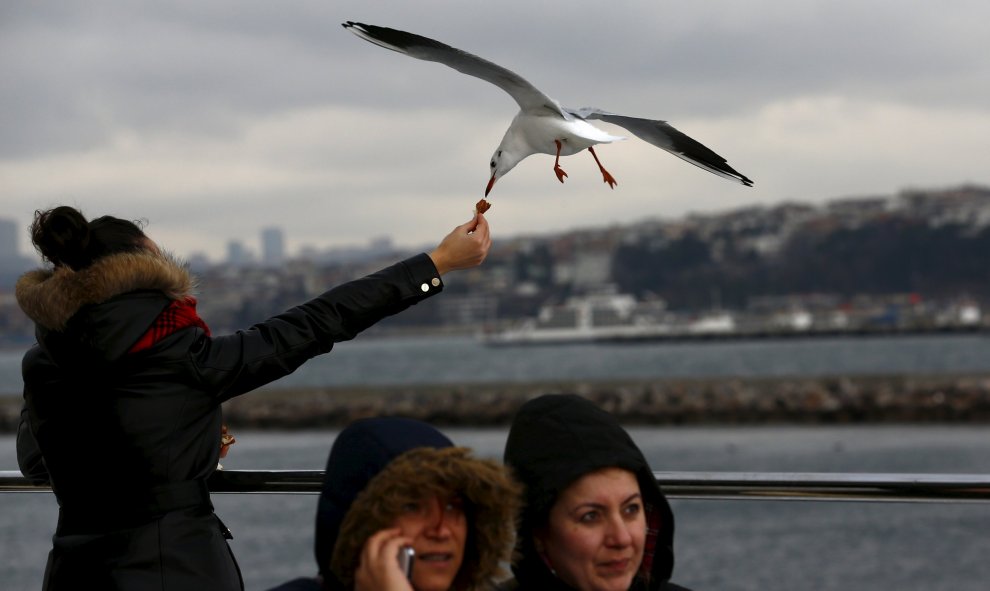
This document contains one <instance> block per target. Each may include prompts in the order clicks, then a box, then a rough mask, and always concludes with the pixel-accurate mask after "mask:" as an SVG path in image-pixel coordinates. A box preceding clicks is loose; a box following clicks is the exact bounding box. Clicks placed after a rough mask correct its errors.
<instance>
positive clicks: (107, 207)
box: [0, 0, 990, 258]
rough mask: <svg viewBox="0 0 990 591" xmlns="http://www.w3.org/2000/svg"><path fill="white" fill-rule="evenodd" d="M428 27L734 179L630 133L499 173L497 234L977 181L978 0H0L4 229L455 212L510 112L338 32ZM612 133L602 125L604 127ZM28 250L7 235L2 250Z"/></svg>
mask: <svg viewBox="0 0 990 591" xmlns="http://www.w3.org/2000/svg"><path fill="white" fill-rule="evenodd" d="M345 20H355V21H361V22H366V23H370V24H376V25H383V26H390V27H394V28H398V29H403V30H407V31H411V32H414V33H418V34H421V35H425V36H427V37H432V38H434V39H437V40H440V41H443V42H445V43H447V44H450V45H453V46H455V47H458V48H461V49H464V50H466V51H469V52H471V53H474V54H476V55H479V56H481V57H484V58H486V59H489V60H491V61H494V62H496V63H498V64H500V65H503V66H505V67H507V68H509V69H512V70H514V71H515V72H517V73H519V74H520V75H522V76H524V77H525V78H526V79H528V80H529V81H530V82H532V83H533V84H534V85H536V86H537V87H538V88H540V89H541V90H543V91H544V92H545V93H546V94H548V95H550V96H551V97H554V98H556V99H557V100H559V101H560V102H561V103H562V104H564V105H565V106H569V107H582V106H596V107H601V108H604V109H608V110H610V111H613V112H617V113H622V114H627V115H635V116H640V117H649V118H657V119H664V120H667V121H668V122H670V123H671V124H672V125H674V126H675V127H677V128H678V129H680V130H681V131H683V132H685V133H687V134H688V135H690V136H692V137H694V138H695V139H697V140H699V141H701V142H702V143H704V144H706V145H707V146H708V147H710V148H712V149H714V150H715V151H716V152H718V153H719V154H721V155H722V156H724V157H725V158H727V159H728V161H729V164H730V165H732V166H733V167H735V168H736V169H737V170H739V171H740V172H742V173H743V174H745V175H747V176H749V177H750V178H752V179H753V180H754V181H755V187H753V188H746V187H743V186H741V185H737V184H733V183H731V182H729V181H726V180H724V179H721V178H719V177H716V176H715V175H712V174H710V173H708V172H705V171H703V170H701V169H699V168H696V167H694V166H691V165H689V164H687V163H685V162H683V161H681V160H680V159H678V158H675V157H673V156H671V155H669V154H667V153H665V152H663V151H662V150H659V149H657V148H655V147H653V146H650V145H648V144H645V143H643V142H642V141H640V140H638V139H635V138H631V139H630V140H628V141H625V142H621V143H618V144H612V145H609V146H603V147H602V148H600V149H599V150H598V153H599V156H600V157H601V159H602V161H603V163H604V165H605V167H606V168H608V169H609V171H610V172H611V173H612V174H613V175H614V176H615V177H616V179H617V180H618V183H619V184H618V186H617V187H616V188H615V190H610V189H609V188H608V187H607V185H605V184H603V183H602V179H601V176H600V174H599V173H598V171H597V168H596V166H595V164H594V160H593V159H592V158H591V156H590V155H588V154H586V153H580V154H577V155H574V156H570V157H567V158H564V159H563V160H562V161H561V165H562V166H563V168H564V169H566V170H567V172H568V174H569V175H570V176H569V178H568V179H567V181H566V183H565V184H563V185H561V184H559V183H558V182H557V180H556V178H555V177H554V175H553V172H552V165H553V160H552V158H551V157H550V156H545V155H537V156H533V157H530V158H529V159H527V160H525V161H524V162H523V163H522V164H520V165H519V166H518V167H516V169H514V170H513V171H512V172H511V173H510V174H509V175H507V176H506V177H505V178H503V179H502V180H500V181H499V183H498V184H497V185H496V187H495V190H494V191H493V193H492V195H491V199H490V200H491V202H492V204H493V206H494V208H493V209H492V210H491V212H490V213H489V216H488V217H489V220H490V223H491V224H492V229H493V233H494V235H495V239H496V241H497V240H498V237H499V236H504V237H508V236H515V235H520V234H529V233H542V232H545V231H557V230H562V229H566V228H574V227H586V226H597V225H602V224H608V223H613V222H614V223H625V222H630V221H634V220H638V219H641V218H643V217H663V218H676V217H680V216H682V215H684V214H686V213H688V212H692V211H693V212H712V211H721V210H728V209H731V208H736V207H741V206H745V205H752V204H773V203H779V202H782V201H786V200H801V201H807V202H812V203H821V202H823V201H826V200H829V199H833V198H838V197H849V196H863V195H889V194H893V193H896V192H897V191H899V190H901V189H904V188H909V187H914V188H939V187H945V186H953V185H958V184H961V183H964V182H971V183H980V184H990V158H988V156H990V50H988V49H987V43H986V39H987V38H988V37H990V3H988V2H986V0H945V1H942V2H931V1H923V2H922V1H914V0H856V1H853V0H747V1H746V2H740V1H738V0H705V1H704V2H674V1H670V0H661V1H650V2H646V1H641V0H636V1H632V0H613V1H611V2H587V3H586V2H578V1H575V0H570V1H568V2H559V3H558V2H533V1H532V0H525V1H516V0H500V1H498V2H491V1H489V2H468V1H461V2H436V1H428V0H418V1H416V2H401V3H399V2H368V1H367V0H364V1H357V0H320V1H308V0H307V1H303V0H280V1H278V2H271V1H268V2H257V1H249V0H230V1H209V0H196V1H174V0H173V1H169V2H159V1H136V0H106V1H104V0H86V1H85V2H74V1H62V2H46V3H41V2H27V1H23V2H22V1H17V0H14V1H12V2H11V1H8V2H3V3H2V4H0V106H2V108H0V195H2V203H3V207H2V210H0V216H3V217H8V218H14V219H16V221H17V222H18V223H19V224H20V225H22V226H24V227H26V226H27V225H28V223H29V222H30V219H31V214H32V212H33V211H34V210H36V209H39V208H47V207H50V206H53V205H57V204H63V203H65V204H71V205H76V206H78V207H80V208H82V209H83V211H84V213H86V214H87V215H89V216H97V215H102V214H105V213H111V214H114V215H118V216H121V217H126V218H129V219H137V218H141V219H146V220H147V221H148V225H147V228H146V230H147V232H148V233H149V234H150V235H151V236H152V238H154V239H156V240H157V241H158V242H159V243H161V244H163V245H164V246H165V247H167V248H169V249H171V250H173V251H174V252H176V253H177V254H179V255H181V256H188V255H190V254H191V253H193V252H194V251H203V252H206V253H208V254H209V255H210V256H212V257H213V258H220V257H222V256H223V254H224V251H225V245H226V243H227V241H228V240H231V239H238V240H242V241H244V242H245V243H246V244H248V245H249V246H251V247H252V248H254V249H257V244H258V234H259V231H260V230H261V228H263V227H265V226H269V225H276V226H280V227H282V228H283V229H284V230H285V231H286V234H287V238H288V246H289V248H290V251H294V250H296V249H297V248H298V247H299V246H300V245H301V244H310V245H313V246H318V247H328V246H335V245H337V246H340V245H361V244H366V243H367V242H368V241H369V240H370V239H372V238H374V237H377V236H390V237H391V238H392V239H393V240H394V241H395V242H396V243H397V244H400V245H420V244H431V243H435V242H436V241H438V240H439V239H440V238H441V237H442V236H443V235H444V234H446V233H447V232H448V231H449V230H450V229H451V228H453V227H454V226H455V225H457V224H459V223H461V222H464V221H466V220H467V219H468V218H469V217H470V215H471V211H472V210H473V206H474V203H475V202H476V201H477V200H478V199H479V198H480V197H481V196H482V193H483V191H484V187H485V184H486V182H487V180H488V160H489V157H490V156H491V153H492V151H493V150H494V148H495V146H496V145H497V144H498V142H499V140H501V138H502V134H503V133H504V131H505V128H506V127H507V126H508V124H509V122H510V120H511V119H512V117H513V115H514V114H515V113H516V110H517V107H516V104H515V103H514V102H513V101H512V99H511V98H509V96H508V95H506V94H505V93H503V92H502V91H501V90H499V89H498V88H496V87H494V86H492V85H490V84H488V83H486V82H483V81H481V80H478V79H475V78H471V77H468V76H464V75H462V74H459V73H457V72H455V71H453V70H451V69H449V68H446V67H444V66H441V65H439V64H435V63H429V62H423V61H419V60H414V59H411V58H408V57H406V56H403V55H400V54H398V53H395V52H391V51H387V50H384V49H382V48H379V47H376V46H374V45H372V44H370V43H367V42H366V41H363V40H361V39H359V38H357V37H356V36H354V35H352V34H350V33H348V32H347V31H345V30H344V29H343V28H342V27H341V26H340V23H341V22H342V21H345ZM603 127H605V128H606V129H608V130H609V131H612V132H614V133H620V134H622V132H621V130H619V129H618V128H609V127H608V126H607V125H603ZM28 249H29V246H28V243H27V238H26V236H25V238H24V240H23V251H24V253H27V252H28Z"/></svg>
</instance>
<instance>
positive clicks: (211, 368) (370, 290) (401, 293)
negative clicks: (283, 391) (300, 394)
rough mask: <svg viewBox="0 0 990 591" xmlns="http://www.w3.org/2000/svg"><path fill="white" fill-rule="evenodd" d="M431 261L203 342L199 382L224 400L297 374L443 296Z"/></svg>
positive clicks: (419, 260)
mask: <svg viewBox="0 0 990 591" xmlns="http://www.w3.org/2000/svg"><path fill="white" fill-rule="evenodd" d="M442 289H443V282H442V281H441V280H440V275H439V273H438V272H437V269H436V267H435V266H434V265H433V261H432V260H431V259H430V257H429V256H427V255H426V254H420V255H417V256H414V257H411V258H409V259H406V260H404V261H401V262H399V263H396V264H395V265H392V266H390V267H386V268H385V269H382V270H380V271H378V272H376V273H373V274H371V275H368V276H366V277H362V278H361V279H356V280H354V281H349V282H347V283H344V284H342V285H339V286H337V287H334V288H333V289H331V290H329V291H327V292H324V293H323V294H321V295H319V296H317V297H316V298H313V299H312V300H310V301H308V302H306V303H304V304H302V305H300V306H296V307H294V308H291V309H289V310H286V311H285V312H283V313H281V314H279V315H277V316H274V317H272V318H269V319H268V320H266V321H264V322H261V323H259V324H256V325H254V326H252V327H251V328H249V329H247V330H242V331H238V332H236V333H234V334H232V335H225V336H221V337H215V338H203V339H202V340H201V342H200V344H199V347H198V348H195V349H194V351H193V358H194V362H195V364H196V366H197V371H198V373H199V375H200V378H201V379H202V380H203V381H204V382H205V383H207V384H209V385H210V387H211V389H213V390H214V391H216V392H217V393H218V395H219V398H220V399H221V400H226V399H229V398H232V397H234V396H237V395H239V394H243V393H245V392H248V391H250V390H253V389H255V388H258V387H260V386H262V385H264V384H267V383H269V382H272V381H274V380H276V379H278V378H281V377H283V376H286V375H288V374H290V373H292V372H293V371H295V370H296V369H297V368H298V367H299V366H300V365H302V364H303V363H304V362H305V361H307V360H309V359H312V358H313V357H315V356H317V355H320V354H323V353H327V352H329V351H330V350H331V349H332V348H333V346H334V344H335V343H339V342H342V341H347V340H350V339H353V338H354V337H355V336H357V335H358V333H360V332H361V331H363V330H365V329H367V328H368V327H370V326H372V325H373V324H375V323H376V322H378V321H379V320H382V319H383V318H386V317H387V316H391V315H393V314H397V313H399V312H401V311H402V310H405V309H406V308H408V307H409V306H412V305H414V304H417V303H419V302H420V301H422V300H424V299H426V298H428V297H430V296H432V295H434V294H436V293H439V292H440V291H442Z"/></svg>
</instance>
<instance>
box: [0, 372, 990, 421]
mask: <svg viewBox="0 0 990 591" xmlns="http://www.w3.org/2000/svg"><path fill="white" fill-rule="evenodd" d="M551 392H569V393H575V394H580V395H582V396H585V397H587V398H590V399H592V400H594V401H595V402H596V403H598V404H599V405H601V406H602V407H604V408H606V409H607V410H609V411H610V412H612V413H614V414H616V415H617V416H618V417H619V419H620V420H621V421H622V422H624V423H627V424H631V425H762V424H847V423H848V424H861V423H864V424H868V423H990V374H979V375H873V376H824V377H759V378H724V379H723V378H696V379H687V378H686V379H654V380H612V381H587V380H579V381H566V380H558V381H552V382H527V383H509V382H503V383H495V384H491V383H485V384H438V385H414V386H364V387H333V388H292V389H286V388H276V387H268V388H264V389H261V390H259V391H257V392H253V393H250V394H246V395H244V396H240V397H238V398H236V399H234V400H231V401H228V402H226V403H225V404H224V420H225V421H226V422H227V423H228V425H230V427H231V428H232V429H237V428H242V429H248V428H250V429H302V428H336V427H340V426H342V425H345V424H347V423H349V422H351V421H353V420H355V419H358V418H362V417H368V416H379V415H385V414H393V415H403V416H409V417H415V418H419V419H422V420H426V421H429V422H431V423H434V424H437V425H444V426H478V427H482V426H504V425H508V424H509V422H510V421H511V419H512V416H513V414H514V413H515V411H516V409H517V408H518V407H519V405H521V404H522V403H523V402H525V401H526V400H528V399H530V398H533V397H535V396H539V395H540V394H544V393H551ZM20 407H21V397H20V396H19V395H16V396H3V397H0V432H13V431H15V430H16V428H17V422H18V418H19V414H20Z"/></svg>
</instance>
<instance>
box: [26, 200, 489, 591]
mask: <svg viewBox="0 0 990 591" xmlns="http://www.w3.org/2000/svg"><path fill="white" fill-rule="evenodd" d="M31 230H32V240H33V242H34V245H35V247H36V248H37V249H38V251H39V252H40V253H41V255H42V257H43V258H44V259H45V260H46V261H48V262H49V263H51V267H50V268H44V269H39V270H36V271H31V272H29V273H26V274H25V275H24V276H23V277H21V279H20V280H19V281H18V283H17V287H16V296H17V301H18V304H19V305H20V307H21V308H22V309H23V310H24V312H25V313H26V314H27V315H28V317H30V318H31V319H32V320H33V321H34V323H35V326H36V335H37V340H38V342H37V345H36V346H34V347H32V348H31V349H30V350H29V351H28V352H27V353H26V354H25V357H24V362H23V377H24V399H25V409H26V411H25V412H24V413H22V420H23V421H24V423H25V424H24V425H22V428H20V429H19V430H18V462H19V464H20V466H21V470H22V472H24V474H25V475H26V476H29V477H31V478H33V479H36V480H43V479H48V480H49V481H50V482H51V485H52V488H53V490H54V492H55V495H56V497H57V499H58V503H59V518H58V525H57V527H56V530H55V535H54V537H53V548H52V551H51V553H50V555H49V560H48V566H47V568H46V570H45V582H44V589H46V590H60V589H103V590H112V589H127V590H140V589H155V590H156V591H169V590H183V591H184V590H188V589H209V590H210V591H226V590H238V589H243V582H242V581H241V576H240V571H239V569H238V567H237V563H236V561H235V560H234V557H233V555H232V554H231V551H230V548H229V546H228V544H227V541H226V539H229V538H230V533H229V531H228V530H227V528H226V527H224V526H223V524H222V523H221V522H220V520H219V519H218V518H217V516H216V515H215V514H214V512H213V505H212V503H211V502H210V494H209V491H208V489H207V485H206V479H207V477H208V476H209V475H210V474H211V473H212V472H214V470H216V468H217V462H218V459H219V457H220V452H221V447H222V441H221V433H222V427H221V408H220V405H221V403H222V402H224V401H225V400H228V399H230V398H232V397H234V396H238V395H241V394H244V393H246V392H249V391H251V390H253V389H255V388H258V387H259V386H262V385H264V384H267V383H269V382H272V381H274V380H277V379H278V378H280V377H283V376H285V375H287V374H289V373H291V372H292V371H294V370H295V369H296V368H298V367H299V366H300V365H302V364H303V363H304V362H305V361H307V360H308V359H311V358H313V357H315V356H317V355H320V354H323V353H327V352H329V351H330V350H331V349H332V348H333V346H334V344H335V343H339V342H341V341H346V340H349V339H352V338H354V337H355V336H357V334H358V333H360V332H361V331H363V330H364V329H366V328H368V327H370V326H371V325H373V324H375V323H376V322H378V321H379V320H381V319H383V318H385V317H387V316H389V315H392V314H396V313H398V312H400V311H402V310H404V309H406V308H408V307H409V306H411V305H414V304H416V303H418V302H420V301H423V300H424V299H426V298H429V297H431V296H433V295H434V294H437V293H439V292H440V291H441V290H442V289H443V283H442V281H441V279H440V277H441V275H443V274H444V273H446V272H448V271H452V270H455V269H462V268H468V267H473V266H475V265H478V264H480V263H481V262H482V261H483V260H484V258H485V256H486V254H487V252H488V249H489V247H490V245H491V239H490V236H489V231H488V224H487V222H486V221H485V218H484V216H482V215H480V214H475V216H474V217H473V218H472V219H471V220H470V221H469V222H467V223H465V224H463V225H460V226H458V227H457V228H455V229H454V230H453V231H452V232H451V233H450V234H448V235H447V236H446V237H445V238H444V239H443V240H442V241H441V242H440V244H439V246H437V248H436V249H435V250H433V251H432V252H431V253H430V254H429V255H427V254H425V253H424V254H419V255H416V256H413V257H411V258H409V259H406V260H404V261H401V262H399V263H396V264H395V265H392V266H390V267H387V268H385V269H382V270H381V271H378V272H377V273H374V274H372V275H369V276H367V277H364V278H362V279H357V280H355V281H351V282H348V283H345V284H343V285H339V286H337V287H335V288H333V289H330V290H329V291H327V292H325V293H323V294H322V295H320V296H317V297H316V298H314V299H312V300H310V301H308V302H306V303H304V304H301V305H299V306H297V307H294V308H291V309H289V310H287V311H285V312H283V313H281V314H279V315H277V316H274V317H272V318H269V319H268V320H265V321H263V322H260V323H259V324H256V325H254V326H252V327H250V328H248V329H246V330H241V331H238V332H236V333H234V334H230V335H223V336H215V335H211V334H210V331H209V329H208V328H207V325H206V323H205V322H203V321H202V320H201V319H200V318H199V316H198V315H197V314H196V300H195V299H193V297H192V293H193V292H192V290H193V279H192V277H191V276H190V275H189V273H188V272H187V271H186V269H185V268H184V267H183V266H182V265H180V264H179V263H178V262H177V261H176V260H175V259H173V258H172V257H171V256H170V255H168V254H167V253H165V252H163V251H162V250H161V249H160V248H159V247H158V246H157V245H156V244H155V243H154V242H153V241H152V240H151V239H150V238H148V237H147V236H146V235H145V234H144V232H143V231H142V230H141V228H140V227H138V226H137V225H136V224H134V223H133V222H130V221H127V220H123V219H120V218H116V217H112V216H103V217H99V218H96V219H93V220H87V219H86V218H85V217H84V216H83V214H82V213H81V212H80V211H78V210H76V209H74V208H71V207H65V206H62V207H56V208H54V209H51V210H48V211H39V212H36V214H35V219H34V223H33V225H32V228H31Z"/></svg>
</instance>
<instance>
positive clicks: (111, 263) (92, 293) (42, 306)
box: [15, 250, 194, 331]
mask: <svg viewBox="0 0 990 591" xmlns="http://www.w3.org/2000/svg"><path fill="white" fill-rule="evenodd" d="M193 288H194V284H193V279H192V276H191V275H190V274H189V271H187V270H186V269H185V268H184V267H183V266H182V265H180V264H179V262H178V261H176V260H175V258H173V257H172V256H171V255H169V254H167V253H155V252H151V251H144V250H142V251H137V252H129V253H121V254H114V255H110V256H106V257H103V258H102V259H100V260H98V261H96V262H94V263H93V264H92V265H90V266H89V267H86V268H85V269H82V270H79V271H73V270H72V269H70V268H69V267H64V266H63V267H56V268H54V269H35V270H34V271H28V272H27V273H25V274H24V275H22V276H21V278H20V279H18V281H17V287H16V289H15V294H16V296H17V304H18V305H19V306H20V307H21V310H23V311H24V313H25V314H27V316H28V318H30V319H31V320H32V321H34V322H35V323H36V324H38V325H39V326H42V327H44V328H46V329H48V330H55V331H61V330H65V328H66V327H67V325H68V322H69V319H70V318H72V317H73V316H75V315H76V313H77V312H79V310H80V309H81V308H82V307H83V306H87V305H91V304H99V303H102V302H105V301H107V300H109V299H110V298H113V297H115V296H118V295H121V294H124V293H128V292H131V291H136V290H155V291H160V292H162V293H164V294H165V295H166V296H167V297H168V298H169V299H172V300H178V299H182V298H184V297H186V296H189V295H192V291H193Z"/></svg>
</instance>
